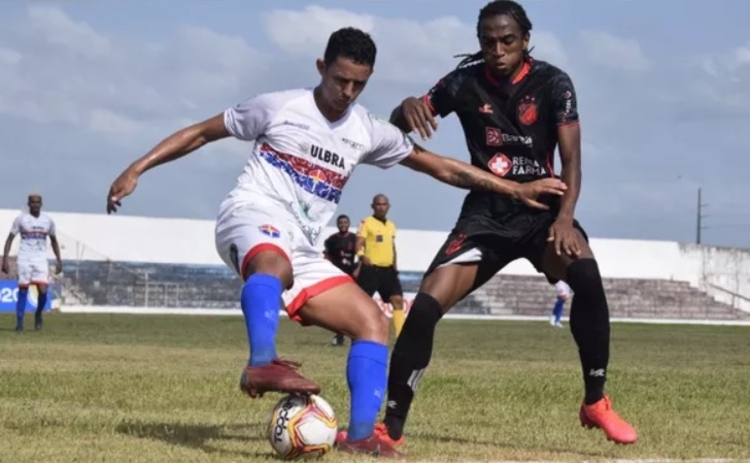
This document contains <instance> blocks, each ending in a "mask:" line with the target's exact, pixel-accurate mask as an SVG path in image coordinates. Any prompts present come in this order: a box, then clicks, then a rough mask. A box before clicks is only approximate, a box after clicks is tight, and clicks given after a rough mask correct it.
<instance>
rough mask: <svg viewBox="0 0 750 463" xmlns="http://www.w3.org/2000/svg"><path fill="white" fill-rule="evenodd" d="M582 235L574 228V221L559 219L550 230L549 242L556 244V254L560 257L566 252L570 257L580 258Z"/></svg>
mask: <svg viewBox="0 0 750 463" xmlns="http://www.w3.org/2000/svg"><path fill="white" fill-rule="evenodd" d="M581 239H582V237H581V234H580V233H578V231H577V230H576V229H575V227H573V220H572V219H568V218H563V217H558V218H557V220H555V222H554V223H553V224H552V226H551V227H550V228H549V236H548V237H547V241H548V242H550V243H555V253H557V255H558V256H560V255H562V253H563V252H564V253H565V254H567V255H568V256H570V257H574V258H578V257H580V256H581V249H582V248H583V244H582V243H581Z"/></svg>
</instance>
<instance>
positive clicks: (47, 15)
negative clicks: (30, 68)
mask: <svg viewBox="0 0 750 463" xmlns="http://www.w3.org/2000/svg"><path fill="white" fill-rule="evenodd" d="M28 11H29V14H28V18H29V21H28V22H27V24H26V27H24V28H23V33H24V34H25V35H28V36H30V37H34V38H36V39H39V40H43V41H46V42H47V43H49V44H51V45H55V46H59V47H61V48H63V49H65V50H66V51H68V52H73V53H76V54H80V55H82V56H85V57H86V58H97V57H101V56H104V55H106V54H107V53H109V52H110V50H111V49H110V43H109V40H107V38H106V37H103V36H102V35H100V34H98V33H97V32H96V31H94V29H93V28H92V27H91V26H89V25H88V24H86V23H83V22H76V21H73V20H71V19H70V18H69V17H68V16H66V15H65V13H63V12H62V11H61V10H59V9H57V8H49V7H45V6H32V7H30V8H29V10H28Z"/></svg>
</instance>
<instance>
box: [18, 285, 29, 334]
mask: <svg viewBox="0 0 750 463" xmlns="http://www.w3.org/2000/svg"><path fill="white" fill-rule="evenodd" d="M28 296H29V288H28V287H25V286H22V287H19V288H18V299H17V300H16V328H15V330H16V331H19V332H20V331H23V318H24V315H26V301H27V300H28Z"/></svg>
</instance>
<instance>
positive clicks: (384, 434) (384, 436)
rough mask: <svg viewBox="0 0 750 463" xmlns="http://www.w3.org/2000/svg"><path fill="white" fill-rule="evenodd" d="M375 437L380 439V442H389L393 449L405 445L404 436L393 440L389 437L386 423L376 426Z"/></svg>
mask: <svg viewBox="0 0 750 463" xmlns="http://www.w3.org/2000/svg"><path fill="white" fill-rule="evenodd" d="M375 435H376V436H378V437H379V438H380V440H382V441H384V442H387V443H388V444H390V445H391V447H398V446H400V445H404V442H405V440H404V436H401V437H399V438H398V439H395V440H394V439H393V438H392V437H391V436H390V435H388V428H387V427H386V425H385V423H378V424H376V425H375Z"/></svg>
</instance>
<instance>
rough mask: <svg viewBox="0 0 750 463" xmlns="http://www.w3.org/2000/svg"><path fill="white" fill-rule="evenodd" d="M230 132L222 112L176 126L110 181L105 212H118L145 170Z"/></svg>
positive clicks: (219, 138)
mask: <svg viewBox="0 0 750 463" xmlns="http://www.w3.org/2000/svg"><path fill="white" fill-rule="evenodd" d="M229 136H230V133H229V131H228V130H227V128H226V126H225V124H224V113H221V114H218V115H216V116H214V117H212V118H210V119H206V120H205V121H203V122H199V123H197V124H193V125H191V126H189V127H185V128H184V129H182V130H178V131H177V132H175V133H173V134H172V135H170V136H168V137H167V138H165V139H164V140H162V141H161V142H160V143H159V144H158V145H156V146H155V147H154V148H153V149H152V150H151V151H149V152H148V153H146V154H145V155H144V156H142V157H141V158H139V159H137V160H136V161H134V162H133V163H132V164H130V166H128V168H127V169H125V170H124V171H123V172H122V173H121V174H120V176H119V177H117V179H116V180H115V181H114V183H112V187H111V188H110V190H109V194H108V195H107V213H108V214H110V213H112V212H117V208H118V207H120V205H121V203H120V201H122V199H123V198H124V197H125V196H128V195H129V194H131V193H132V192H133V191H134V190H135V187H136V186H137V185H138V178H139V177H140V176H141V175H143V173H144V172H146V171H148V170H150V169H153V168H154V167H156V166H159V165H161V164H165V163H167V162H171V161H175V160H177V159H179V158H181V157H183V156H185V155H186V154H189V153H191V152H193V151H195V150H197V149H198V148H200V147H202V146H204V145H206V144H207V143H210V142H213V141H216V140H221V139H222V138H227V137H229Z"/></svg>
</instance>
